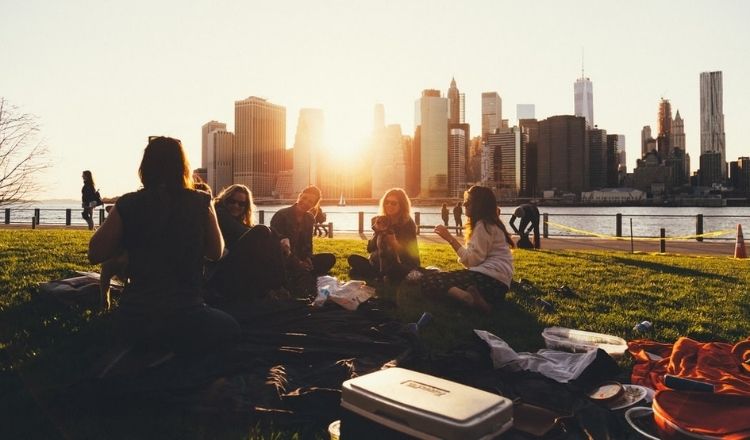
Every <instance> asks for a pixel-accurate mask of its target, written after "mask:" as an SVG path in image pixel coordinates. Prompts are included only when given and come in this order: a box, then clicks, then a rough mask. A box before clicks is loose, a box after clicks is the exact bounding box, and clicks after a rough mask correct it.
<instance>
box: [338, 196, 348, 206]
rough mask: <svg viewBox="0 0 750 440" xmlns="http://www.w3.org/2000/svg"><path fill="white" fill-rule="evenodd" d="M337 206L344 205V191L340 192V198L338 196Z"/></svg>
mask: <svg viewBox="0 0 750 440" xmlns="http://www.w3.org/2000/svg"><path fill="white" fill-rule="evenodd" d="M339 206H346V200H344V193H341V198H339Z"/></svg>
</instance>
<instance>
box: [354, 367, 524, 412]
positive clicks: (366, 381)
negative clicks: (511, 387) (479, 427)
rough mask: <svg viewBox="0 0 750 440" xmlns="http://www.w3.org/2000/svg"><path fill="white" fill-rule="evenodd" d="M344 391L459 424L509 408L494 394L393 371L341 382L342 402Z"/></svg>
mask: <svg viewBox="0 0 750 440" xmlns="http://www.w3.org/2000/svg"><path fill="white" fill-rule="evenodd" d="M347 389H350V390H351V391H353V392H356V393H357V394H360V395H362V394H365V395H369V396H370V397H371V398H374V399H377V400H388V401H392V402H394V403H397V404H399V405H404V406H407V407H411V408H413V409H415V410H418V411H421V412H424V413H432V414H436V415H439V416H441V417H443V418H447V419H451V420H454V421H456V422H460V423H465V422H466V421H468V420H470V419H472V418H474V417H477V416H478V415H480V414H483V413H486V412H488V411H490V410H497V409H498V407H502V406H510V405H512V403H511V402H510V400H508V399H506V398H504V397H502V396H498V395H496V394H492V393H488V392H486V391H482V390H479V389H476V388H472V387H469V386H466V385H462V384H459V383H456V382H452V381H449V380H445V379H441V378H439V377H435V376H430V375H427V374H423V373H418V372H416V371H411V370H406V369H403V368H397V367H395V368H388V369H386V370H381V371H378V372H375V373H371V374H367V375H364V376H360V377H357V378H355V379H350V380H348V381H346V382H344V390H345V393H344V396H343V399H344V400H346V398H347V397H346V390H347Z"/></svg>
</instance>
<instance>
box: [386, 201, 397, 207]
mask: <svg viewBox="0 0 750 440" xmlns="http://www.w3.org/2000/svg"><path fill="white" fill-rule="evenodd" d="M383 205H386V206H389V205H390V206H398V200H386V201H384V202H383Z"/></svg>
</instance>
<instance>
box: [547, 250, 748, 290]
mask: <svg viewBox="0 0 750 440" xmlns="http://www.w3.org/2000/svg"><path fill="white" fill-rule="evenodd" d="M557 255H558V256H565V257H570V258H578V259H581V260H584V261H586V262H588V263H591V262H592V261H596V262H599V263H602V264H608V263H609V262H612V263H616V264H620V265H623V266H632V267H637V268H640V269H645V270H650V271H653V272H658V273H667V274H672V275H679V276H687V277H701V278H708V279H713V280H719V281H727V282H734V283H736V282H739V279H738V278H736V277H728V276H726V275H724V274H715V273H710V272H703V271H701V270H697V269H690V268H686V267H680V266H675V265H671V264H663V263H657V262H653V261H643V260H639V259H635V258H627V257H620V256H610V255H601V256H595V257H592V255H591V254H587V253H579V252H558V254H557Z"/></svg>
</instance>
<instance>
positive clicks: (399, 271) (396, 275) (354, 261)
mask: <svg viewBox="0 0 750 440" xmlns="http://www.w3.org/2000/svg"><path fill="white" fill-rule="evenodd" d="M347 261H348V262H349V274H350V276H351V277H353V278H359V279H364V280H372V279H375V278H378V277H381V276H387V277H388V279H390V280H391V281H396V282H398V281H401V280H403V279H404V278H405V277H406V275H407V274H408V273H409V272H411V271H412V270H414V269H416V267H413V266H409V265H405V264H403V263H395V262H394V263H393V264H391V265H389V266H388V268H387V269H386V271H385V272H384V273H381V272H380V268H379V266H378V267H376V266H374V265H373V263H372V262H371V261H370V260H369V259H367V258H365V257H363V256H361V255H349V258H347Z"/></svg>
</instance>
